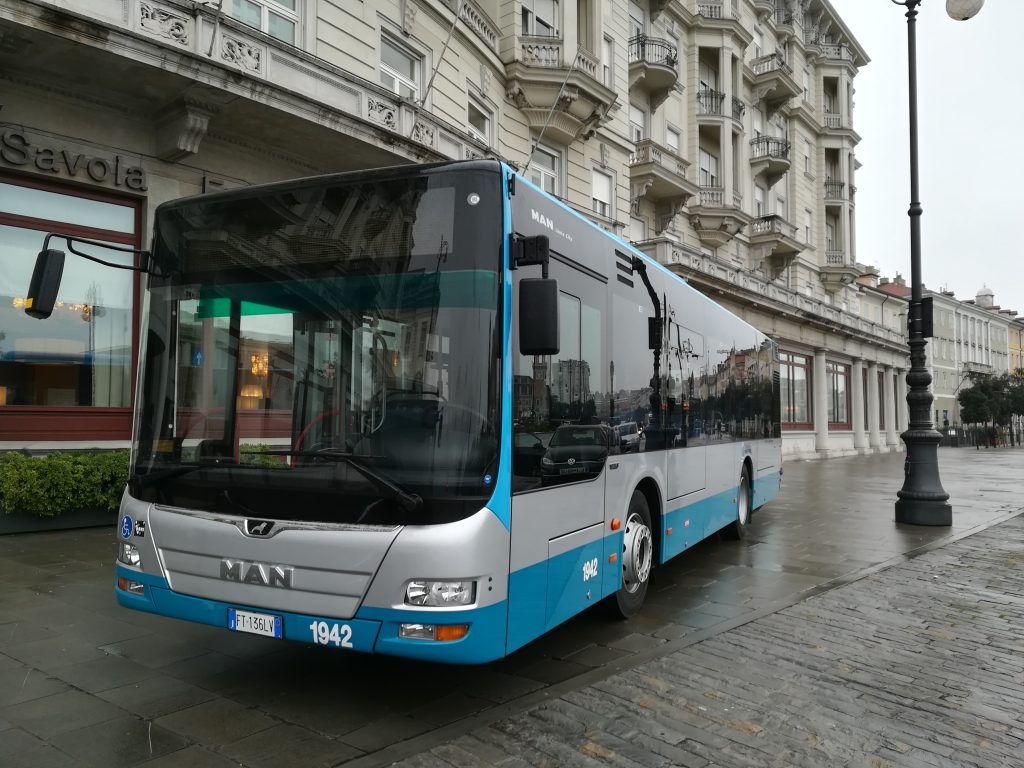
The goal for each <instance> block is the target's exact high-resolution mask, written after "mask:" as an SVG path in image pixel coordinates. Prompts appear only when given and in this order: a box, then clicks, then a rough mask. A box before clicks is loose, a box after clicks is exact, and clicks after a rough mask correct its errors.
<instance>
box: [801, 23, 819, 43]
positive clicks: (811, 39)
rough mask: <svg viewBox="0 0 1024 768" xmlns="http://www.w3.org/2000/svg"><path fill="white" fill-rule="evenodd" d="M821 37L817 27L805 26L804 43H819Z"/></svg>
mask: <svg viewBox="0 0 1024 768" xmlns="http://www.w3.org/2000/svg"><path fill="white" fill-rule="evenodd" d="M820 39H821V33H820V32H818V29H817V28H816V27H805V28H804V45H817V44H818V41H819V40H820Z"/></svg>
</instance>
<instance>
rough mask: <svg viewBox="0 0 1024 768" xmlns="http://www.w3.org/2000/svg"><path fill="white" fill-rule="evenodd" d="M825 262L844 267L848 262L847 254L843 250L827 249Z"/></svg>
mask: <svg viewBox="0 0 1024 768" xmlns="http://www.w3.org/2000/svg"><path fill="white" fill-rule="evenodd" d="M825 263H826V264H828V265H829V266H832V267H842V266H844V265H845V264H846V254H845V253H844V252H843V251H833V250H828V249H826V250H825Z"/></svg>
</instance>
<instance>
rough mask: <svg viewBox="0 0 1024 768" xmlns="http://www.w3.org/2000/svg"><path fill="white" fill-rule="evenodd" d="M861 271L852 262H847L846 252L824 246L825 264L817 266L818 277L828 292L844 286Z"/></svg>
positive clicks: (849, 283) (833, 291)
mask: <svg viewBox="0 0 1024 768" xmlns="http://www.w3.org/2000/svg"><path fill="white" fill-rule="evenodd" d="M860 274H861V271H860V269H859V268H858V267H857V266H855V265H854V264H850V263H848V262H847V259H846V253H845V252H844V251H838V250H835V249H834V248H831V247H828V246H826V249H825V264H824V266H822V267H820V268H819V271H818V277H819V278H820V279H821V284H822V285H823V286H824V288H825V290H826V291H828V292H829V293H835V292H836V291H838V290H840V289H841V288H844V287H845V286H847V285H851V284H853V282H854V281H855V280H856V279H857V278H858V277H860Z"/></svg>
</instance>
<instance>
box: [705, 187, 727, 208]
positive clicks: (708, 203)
mask: <svg viewBox="0 0 1024 768" xmlns="http://www.w3.org/2000/svg"><path fill="white" fill-rule="evenodd" d="M700 204H701V205H702V206H704V207H705V208H722V207H724V206H725V188H724V187H701V188H700Z"/></svg>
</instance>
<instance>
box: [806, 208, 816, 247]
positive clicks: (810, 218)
mask: <svg viewBox="0 0 1024 768" xmlns="http://www.w3.org/2000/svg"><path fill="white" fill-rule="evenodd" d="M812 237H814V213H813V212H812V211H811V209H810V208H804V242H805V243H807V244H808V245H810V244H811V238H812Z"/></svg>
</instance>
